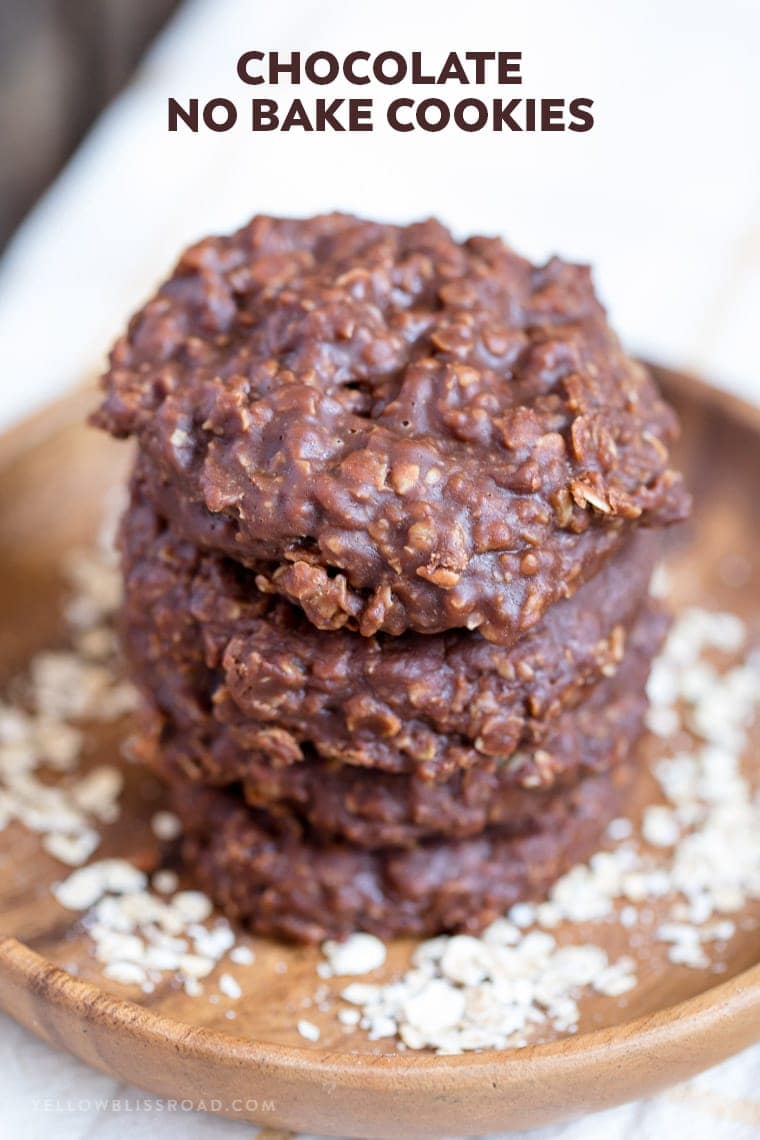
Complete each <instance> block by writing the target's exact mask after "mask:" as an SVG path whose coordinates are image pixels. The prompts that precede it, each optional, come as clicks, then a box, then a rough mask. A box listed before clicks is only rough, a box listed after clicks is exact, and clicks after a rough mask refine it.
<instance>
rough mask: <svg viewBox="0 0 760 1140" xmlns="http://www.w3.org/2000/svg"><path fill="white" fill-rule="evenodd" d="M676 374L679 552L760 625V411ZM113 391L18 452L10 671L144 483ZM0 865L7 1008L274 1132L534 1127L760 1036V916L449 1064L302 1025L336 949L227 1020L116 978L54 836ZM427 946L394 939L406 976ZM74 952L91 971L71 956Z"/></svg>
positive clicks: (132, 822)
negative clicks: (683, 483)
mask: <svg viewBox="0 0 760 1140" xmlns="http://www.w3.org/2000/svg"><path fill="white" fill-rule="evenodd" d="M660 378H661V380H662V382H663V384H665V386H666V387H667V389H668V392H669V394H670V396H671V398H672V399H673V400H674V401H675V403H676V404H677V405H678V408H679V411H680V413H681V416H682V418H683V422H684V443H683V448H682V461H683V463H684V465H685V467H686V469H687V471H688V474H689V478H690V482H691V485H692V488H693V490H694V491H695V496H696V502H697V511H696V516H695V520H694V522H693V524H691V525H690V527H689V528H684V530H683V531H682V533H681V534H680V535H679V536H678V537H677V539H676V543H675V548H674V551H673V556H672V562H673V565H674V568H675V570H674V572H675V574H676V581H677V585H678V593H679V597H680V598H682V599H683V600H684V601H697V602H701V603H703V604H707V605H709V606H714V607H720V606H725V607H727V608H730V609H732V610H734V611H735V612H738V613H740V614H742V615H743V616H744V617H745V618H750V619H752V620H753V621H754V620H755V619H756V618H757V617H758V611H759V610H760V605H759V604H758V599H757V597H755V596H753V590H755V589H756V587H754V585H753V578H754V581H755V582H756V581H757V578H756V577H755V575H756V574H757V569H758V564H759V563H760V411H757V410H755V409H753V408H750V407H748V406H746V405H743V404H741V403H740V402H739V401H736V400H734V399H732V398H731V397H728V396H725V395H721V394H719V393H717V392H715V391H713V390H711V389H709V388H707V387H706V386H704V385H702V384H700V383H698V382H696V381H694V380H691V379H689V378H686V377H682V376H677V375H674V374H672V373H666V372H661V373H660ZM92 401H93V397H92V394H91V393H88V392H81V393H78V394H75V395H74V396H72V397H70V398H68V399H67V400H65V401H63V402H62V403H61V404H58V405H56V406H55V407H53V408H52V409H48V410H47V411H45V412H44V413H43V414H41V415H39V416H38V417H36V418H35V419H34V420H32V421H31V422H29V423H27V424H25V425H23V426H22V427H20V428H17V429H16V430H14V431H13V432H12V433H11V434H10V435H8V436H6V437H5V438H4V440H3V441H2V442H1V443H0V630H1V633H0V638H1V640H0V683H2V682H3V681H5V680H7V679H8V678H10V676H11V675H13V674H14V673H15V672H16V671H17V670H19V669H21V668H23V666H24V663H25V661H26V659H27V658H28V657H29V655H30V654H31V653H32V652H34V650H35V649H38V648H40V647H42V646H45V645H49V644H51V641H54V640H55V638H56V636H58V632H59V631H58V607H59V604H60V597H61V583H60V577H59V572H58V571H59V565H60V560H61V556H62V555H63V554H64V553H65V551H67V550H68V549H70V548H71V547H72V546H74V545H78V544H81V543H84V542H87V541H89V540H90V538H91V536H92V534H93V532H94V530H95V528H96V525H97V522H98V516H99V513H100V511H101V504H102V497H103V495H102V493H103V490H104V489H105V488H106V487H108V486H110V485H113V484H116V483H118V482H120V481H121V480H122V479H123V476H124V471H125V468H126V465H127V461H128V454H127V452H128V449H127V448H125V447H119V446H117V445H115V444H113V443H111V442H110V441H108V440H107V439H104V438H102V437H101V436H100V435H99V434H97V433H95V432H91V431H88V430H86V429H85V428H84V427H83V426H82V420H83V418H84V415H85V412H86V409H87V408H88V407H89V406H90V405H91V404H92ZM748 566H749V567H750V568H751V570H752V577H750V579H749V581H747V582H746V583H745V584H744V585H742V586H737V585H736V582H735V579H736V578H737V573H736V570H737V567H741V568H743V570H746V568H747V567H748ZM745 577H746V575H745ZM732 580H734V584H733V585H732V584H731V582H732ZM91 736H92V738H91V739H90V740H89V742H88V743H89V751H90V754H91V757H92V758H93V759H97V758H98V756H100V757H104V756H110V757H112V756H113V751H114V747H115V746H116V744H117V741H115V740H114V736H113V730H112V729H111V730H110V731H107V730H100V731H99V732H98V733H94V732H93V733H92V734H91ZM158 794H159V793H158V792H157V789H156V787H155V786H154V785H152V784H151V782H150V781H146V780H145V778H144V777H142V778H139V779H138V777H137V776H135V774H134V773H130V776H129V780H128V787H127V794H126V799H125V807H124V810H123V813H122V818H121V819H120V821H119V822H118V823H117V824H115V825H113V827H112V828H111V829H110V831H109V832H108V834H107V836H106V839H105V841H104V847H103V848H102V852H103V854H117V853H118V854H123V855H127V856H130V857H137V858H141V859H145V858H146V852H149V848H150V845H151V843H154V842H155V841H154V840H153V839H152V837H151V835H150V832H149V828H148V826H147V824H146V822H145V817H146V816H147V815H149V814H151V813H152V812H153V811H154V810H155V806H156V802H157V801H156V800H155V798H152V797H155V796H157V795H158ZM146 801H149V802H146ZM0 868H1V869H2V874H0V924H1V926H2V932H3V934H5V935H6V936H7V937H5V938H3V939H2V940H1V941H0V1005H1V1006H2V1008H4V1009H5V1010H7V1011H8V1012H9V1013H10V1014H11V1015H12V1016H13V1017H14V1018H16V1019H17V1020H18V1021H20V1022H22V1023H23V1024H24V1025H26V1026H28V1027H29V1028H30V1029H31V1030H33V1031H34V1032H35V1033H37V1034H38V1035H39V1036H40V1037H42V1038H44V1039H45V1040H46V1041H48V1042H50V1043H51V1044H53V1045H56V1046H58V1047H60V1048H65V1049H68V1050H70V1051H71V1052H73V1053H75V1054H76V1055H77V1056H79V1057H81V1058H83V1059H84V1060H86V1061H88V1062H89V1063H90V1064H92V1065H94V1066H96V1067H98V1068H100V1069H104V1070H106V1071H107V1072H110V1073H112V1074H114V1075H115V1076H117V1077H119V1078H120V1079H122V1080H124V1081H128V1082H130V1083H133V1084H136V1085H139V1086H142V1087H144V1088H146V1089H149V1090H151V1091H153V1092H154V1093H157V1094H159V1095H163V1096H170V1097H176V1098H182V1099H187V1100H191V1101H193V1102H195V1103H197V1102H198V1101H202V1102H203V1104H204V1106H205V1107H206V1108H209V1107H211V1108H213V1109H214V1110H218V1111H221V1112H223V1113H226V1114H227V1115H237V1116H239V1117H243V1118H246V1119H250V1120H254V1121H256V1122H257V1123H260V1124H266V1125H268V1126H269V1127H270V1128H290V1129H294V1130H309V1131H311V1132H321V1133H328V1134H335V1135H350V1136H354V1137H382V1136H386V1137H407V1138H408V1137H414V1136H439V1135H442V1134H446V1135H452V1134H464V1133H466V1134H467V1135H473V1134H481V1133H486V1132H492V1131H496V1130H501V1129H519V1128H526V1127H530V1126H533V1125H539V1124H544V1123H547V1122H550V1121H554V1120H558V1119H561V1118H565V1117H569V1116H572V1115H577V1114H580V1113H584V1112H589V1111H593V1110H596V1109H601V1108H605V1107H608V1106H611V1105H614V1104H617V1103H620V1102H622V1101H625V1100H628V1099H631V1098H635V1097H640V1096H642V1095H644V1094H648V1093H652V1092H655V1091H656V1090H658V1089H661V1088H663V1087H664V1086H666V1085H668V1084H670V1083H673V1082H676V1081H679V1080H682V1079H684V1078H686V1077H688V1076H690V1075H692V1074H694V1073H696V1072H698V1071H699V1070H701V1069H704V1068H706V1067H708V1066H710V1065H712V1064H714V1063H716V1062H718V1061H720V1060H722V1059H724V1058H725V1057H727V1056H729V1055H730V1054H732V1053H735V1052H737V1051H738V1050H740V1049H742V1048H743V1047H745V1046H747V1045H749V1044H750V1043H751V1042H754V1041H757V1040H759V1039H760V946H759V945H758V936H757V931H756V929H755V930H754V931H749V932H745V933H744V934H741V933H740V934H738V935H737V936H736V937H735V938H734V940H733V941H732V943H731V944H730V946H729V950H728V952H727V954H726V956H725V958H724V973H723V974H721V975H720V976H719V977H718V976H716V975H715V974H714V973H710V972H708V971H696V970H688V969H685V968H682V967H675V966H670V965H668V963H667V960H666V959H665V958H664V957H663V958H662V959H661V960H659V959H653V960H652V964H651V966H650V973H649V975H648V976H646V977H644V978H643V979H642V982H641V984H640V985H639V986H638V987H637V988H636V989H635V990H634V991H633V992H632V993H631V994H629V995H626V998H625V999H618V1000H612V999H610V998H596V999H589V1000H588V1001H587V1002H586V1003H585V1004H584V1005H583V1007H582V1009H583V1016H582V1022H581V1026H580V1030H579V1032H578V1034H577V1035H575V1036H574V1037H570V1038H566V1039H564V1040H558V1041H548V1042H545V1043H542V1044H537V1045H534V1046H531V1047H530V1048H527V1049H523V1050H519V1051H512V1052H484V1053H479V1054H469V1055H465V1056H460V1057H435V1056H431V1055H423V1054H419V1053H415V1054H410V1053H406V1054H399V1053H396V1052H393V1051H392V1046H389V1044H388V1042H382V1041H381V1042H376V1043H374V1044H372V1043H369V1042H368V1041H367V1040H366V1037H365V1036H363V1035H362V1034H361V1033H356V1032H355V1031H352V1030H346V1029H345V1028H343V1027H341V1026H340V1025H338V1024H337V1021H336V1019H335V1018H334V1016H325V1015H321V1014H319V1012H318V1011H317V1012H315V1011H314V1010H312V1009H310V1010H309V1013H308V1015H307V1016H308V1017H309V1018H310V1019H311V1020H314V1021H316V1022H317V1023H318V1024H319V1025H320V1027H321V1029H322V1036H321V1039H320V1041H319V1043H318V1044H315V1045H308V1044H307V1043H306V1042H304V1040H303V1039H302V1038H301V1037H299V1036H298V1034H297V1032H296V1030H295V1024H296V1021H297V1019H298V1017H299V1016H302V1014H301V1013H299V1011H300V1010H301V1008H302V1006H301V1002H302V1001H303V1000H304V999H305V998H308V996H309V995H312V994H313V993H314V989H315V986H316V975H315V972H314V967H315V964H316V961H317V960H318V957H319V955H318V951H316V950H310V949H304V948H292V947H285V946H280V945H278V944H275V943H271V942H264V941H259V942H258V943H257V944H256V962H255V963H254V965H253V966H250V967H246V968H245V969H242V968H236V973H237V975H238V977H239V978H240V979H241V981H242V983H243V989H244V993H245V997H244V999H242V1000H241V1001H240V1002H237V1003H236V1005H235V1008H236V1011H237V1019H236V1020H235V1021H234V1022H232V1021H229V1020H227V1019H226V1018H225V1017H224V1011H225V1009H226V1008H229V1003H227V1004H226V1005H225V1004H216V1005H213V1004H210V1003H209V1002H208V1001H207V1000H201V999H190V998H188V997H186V996H185V995H184V993H183V992H181V991H178V990H177V989H176V988H174V987H172V985H170V984H169V983H167V984H166V985H165V986H163V985H162V986H159V987H157V989H156V991H155V992H154V993H153V994H151V995H149V996H145V995H142V994H139V993H134V994H133V991H131V990H125V989H124V988H123V987H119V986H117V985H115V984H109V983H107V982H104V981H103V979H102V977H101V976H100V975H99V973H98V968H97V964H96V963H95V962H94V961H93V959H92V956H91V953H90V952H89V950H88V945H87V943H86V940H85V939H84V938H83V937H82V935H81V934H78V933H77V931H76V925H75V922H74V921H73V919H75V918H76V916H74V915H72V914H71V913H70V912H67V911H64V910H63V909H62V908H61V907H60V906H58V904H57V903H56V902H55V901H54V899H53V898H52V896H51V895H50V893H49V886H50V884H51V883H52V882H54V881H55V880H56V879H59V878H61V865H60V864H58V863H56V862H55V861H54V860H53V859H51V858H50V857H49V856H47V855H46V854H45V853H44V852H43V851H42V849H41V847H40V845H39V842H38V840H37V838H36V837H35V836H32V835H29V834H27V833H26V832H24V831H22V830H21V829H20V828H17V827H16V825H13V826H12V827H10V828H8V829H6V831H4V832H3V833H1V834H0ZM618 936H619V931H618ZM615 937H616V935H615V934H614V932H611V933H610V935H609V938H610V946H609V948H610V950H616V947H615V946H614V945H613V941H614V938H615ZM617 949H619V947H618V948H617ZM408 951H409V947H408V945H405V944H403V943H400V944H398V945H396V946H394V947H393V948H392V951H391V954H390V959H389V963H388V968H387V969H388V972H389V973H390V972H391V971H392V970H393V969H394V967H396V966H399V965H400V964H402V963H403V962H404V961H405V956H406V955H407V954H408ZM72 964H74V965H75V967H76V969H77V971H78V977H76V978H75V977H73V976H71V974H70V973H68V972H66V969H65V968H63V967H66V966H71V965H72ZM718 982H719V984H716V983H718ZM339 988H340V986H338V985H336V986H335V989H336V990H337V989H339ZM125 993H128V994H130V995H131V996H134V1000H133V1001H132V1000H125V998H124V994H125Z"/></svg>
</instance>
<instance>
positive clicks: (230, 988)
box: [219, 974, 243, 1001]
mask: <svg viewBox="0 0 760 1140" xmlns="http://www.w3.org/2000/svg"><path fill="white" fill-rule="evenodd" d="M219 989H220V990H221V992H222V993H223V994H224V996H225V997H228V998H232V999H233V1000H235V1001H236V1000H237V999H238V998H239V997H242V996H243V991H242V990H241V988H240V985H239V983H238V982H237V981H236V979H235V978H233V976H232V974H222V976H221V977H220V979H219Z"/></svg>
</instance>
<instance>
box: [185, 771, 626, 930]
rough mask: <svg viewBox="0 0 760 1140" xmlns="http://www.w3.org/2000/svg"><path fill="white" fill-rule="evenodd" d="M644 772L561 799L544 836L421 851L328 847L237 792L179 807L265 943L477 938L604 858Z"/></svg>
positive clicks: (546, 817)
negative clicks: (275, 939)
mask: <svg viewBox="0 0 760 1140" xmlns="http://www.w3.org/2000/svg"><path fill="white" fill-rule="evenodd" d="M633 778H634V766H633V765H631V764H620V765H617V766H616V767H615V768H614V769H613V770H612V772H611V773H609V774H607V775H604V776H597V777H589V778H587V779H585V780H581V781H580V782H579V783H578V784H577V785H576V786H575V787H574V788H572V789H571V790H569V791H568V792H567V794H566V795H564V796H559V795H557V796H553V797H551V801H550V803H547V805H546V807H545V811H544V814H543V816H542V818H541V820H540V822H537V824H536V829H535V830H533V831H532V832H530V833H528V834H523V835H517V836H515V835H510V834H509V833H505V832H503V831H500V830H499V829H497V828H489V829H488V830H486V831H484V832H482V833H481V834H480V835H479V836H477V837H474V838H471V839H462V840H458V841H445V840H440V841H437V842H431V843H424V844H419V845H418V846H417V847H415V848H413V849H411V850H404V849H396V848H385V849H383V850H378V851H365V850H362V849H361V848H360V847H358V846H355V845H351V844H347V843H338V842H332V843H330V842H327V843H325V842H323V841H320V840H317V839H315V838H314V837H313V836H311V835H310V834H309V832H308V830H304V829H300V828H298V827H297V825H296V824H295V822H294V821H293V820H290V821H284V820H277V819H275V818H273V817H272V816H270V815H268V814H267V813H266V812H262V811H256V810H255V809H252V808H249V807H246V805H245V804H244V803H242V801H241V799H240V797H239V796H237V795H235V794H234V793H230V792H224V791H219V790H215V789H209V788H202V787H199V786H198V785H194V784H191V783H178V784H176V785H173V786H172V787H171V788H170V796H171V803H172V807H173V809H174V810H175V811H176V813H177V815H178V816H179V817H180V819H181V820H182V823H183V826H184V829H185V840H184V844H183V851H184V857H185V862H186V863H187V865H188V866H189V867H190V868H191V869H192V871H193V873H194V874H195V876H196V879H197V881H198V883H199V884H200V885H201V886H202V887H203V889H204V890H205V891H207V893H208V894H209V895H210V896H211V898H213V899H215V901H216V902H217V903H218V904H219V906H220V907H221V908H222V909H223V910H224V912H225V913H226V914H227V915H229V916H230V917H231V918H232V919H235V920H237V921H241V922H244V923H246V924H247V925H248V926H249V927H250V928H251V930H253V931H254V932H255V933H257V934H263V935H275V936H279V937H287V938H295V939H298V940H300V941H311V942H316V941H319V940H320V939H322V938H326V937H330V938H340V937H345V936H346V935H348V934H350V933H352V932H353V931H354V930H365V931H367V932H369V933H372V934H377V935H379V936H380V937H381V938H389V937H391V936H394V935H429V934H438V933H441V932H442V931H466V932H469V933H477V932H479V931H480V930H482V929H483V928H484V927H485V926H487V925H488V924H489V923H490V922H492V921H493V920H494V919H495V918H498V917H499V916H500V915H502V914H504V913H505V912H506V911H507V910H508V909H509V907H510V906H511V905H512V904H513V903H515V902H518V901H520V900H523V899H537V898H541V897H542V896H543V895H544V894H545V893H546V891H547V890H548V889H549V887H550V886H551V884H552V883H553V882H555V881H556V879H557V878H559V876H560V875H562V874H563V873H564V872H565V871H566V870H568V869H569V868H570V867H571V866H573V865H574V864H575V863H577V862H579V861H581V860H584V859H586V858H588V856H589V855H590V854H591V853H592V852H593V851H594V850H595V848H596V846H597V844H598V842H599V839H600V837H601V836H602V834H603V832H604V830H605V828H606V826H607V824H608V822H609V821H610V820H611V819H612V818H613V817H614V816H615V815H616V814H617V812H618V811H619V810H620V808H621V805H622V804H623V803H624V802H625V800H626V794H627V793H628V792H629V789H630V785H631V781H632V779H633Z"/></svg>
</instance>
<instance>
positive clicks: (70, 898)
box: [53, 859, 146, 910]
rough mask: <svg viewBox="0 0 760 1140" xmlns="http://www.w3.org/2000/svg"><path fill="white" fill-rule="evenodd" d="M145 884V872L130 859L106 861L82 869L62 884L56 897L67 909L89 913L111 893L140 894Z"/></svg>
mask: <svg viewBox="0 0 760 1140" xmlns="http://www.w3.org/2000/svg"><path fill="white" fill-rule="evenodd" d="M145 883H146V878H145V875H144V874H143V872H142V871H139V870H138V869H137V868H136V867H133V866H132V864H131V863H127V862H126V860H124V859H102V860H101V861H100V862H99V863H90V865H89V866H88V867H80V869H79V870H78V871H75V872H74V873H73V875H69V877H68V879H65V880H64V881H63V882H62V883H58V884H57V886H55V887H54V888H53V894H54V895H55V897H56V899H57V900H58V902H59V903H60V904H61V906H65V907H66V908H67V910H87V909H88V908H89V907H91V906H92V905H93V903H96V902H97V901H98V899H100V898H102V897H103V895H105V894H107V893H112V894H126V893H127V892H128V891H139V890H142V889H143V887H144V886H145Z"/></svg>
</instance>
